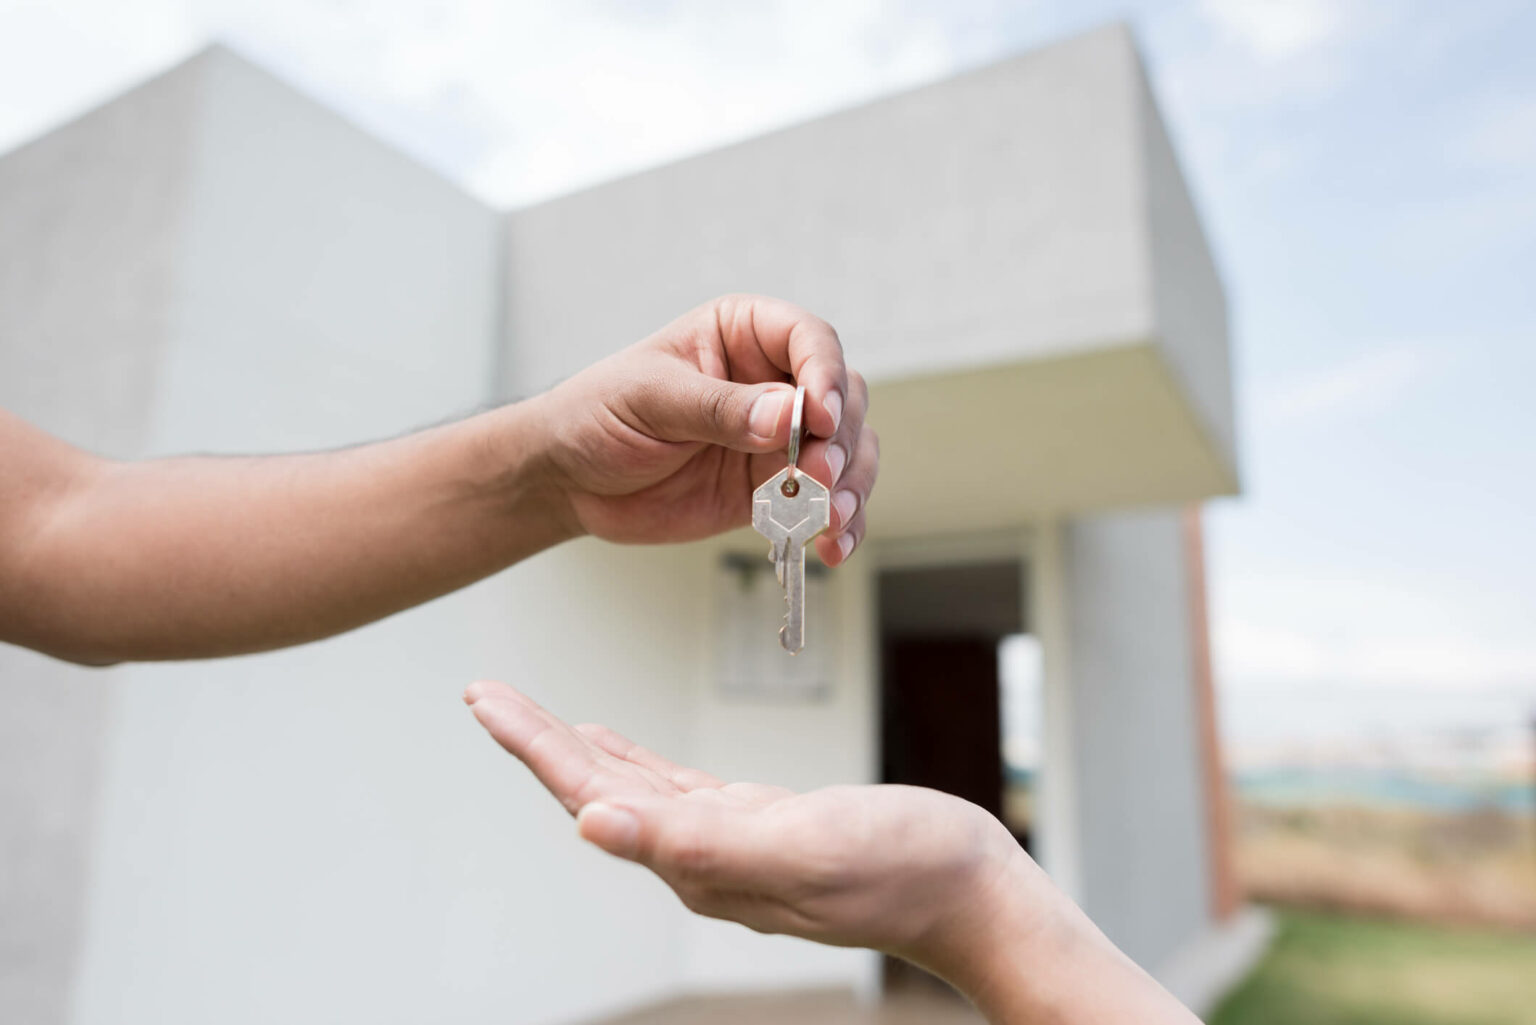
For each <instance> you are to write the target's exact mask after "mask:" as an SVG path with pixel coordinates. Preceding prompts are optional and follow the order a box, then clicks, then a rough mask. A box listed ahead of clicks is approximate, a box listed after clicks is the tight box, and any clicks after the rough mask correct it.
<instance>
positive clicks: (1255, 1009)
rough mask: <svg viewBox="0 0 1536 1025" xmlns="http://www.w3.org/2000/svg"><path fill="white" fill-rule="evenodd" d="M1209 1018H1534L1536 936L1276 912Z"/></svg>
mask: <svg viewBox="0 0 1536 1025" xmlns="http://www.w3.org/2000/svg"><path fill="white" fill-rule="evenodd" d="M1278 924H1279V932H1278V934H1277V936H1276V938H1275V942H1274V945H1273V946H1272V947H1271V948H1270V951H1269V953H1268V955H1267V956H1266V957H1265V958H1264V960H1263V961H1262V962H1261V963H1260V964H1259V966H1258V968H1257V969H1255V971H1254V973H1253V974H1252V975H1251V976H1250V977H1249V978H1248V979H1247V981H1245V982H1244V983H1243V984H1242V985H1241V986H1240V987H1239V988H1238V989H1237V990H1236V991H1235V992H1234V993H1233V994H1232V995H1231V996H1230V997H1228V998H1227V1000H1226V1001H1225V1002H1224V1003H1223V1004H1222V1006H1221V1008H1220V1009H1219V1010H1218V1011H1217V1013H1216V1015H1215V1017H1213V1018H1212V1019H1211V1023H1212V1025H1536V936H1532V935H1529V934H1516V933H1509V932H1495V931H1483V930H1469V929H1455V928H1445V927H1438V926H1429V925H1407V924H1403V923H1399V922H1390V921H1381V920H1372V919H1361V918H1351V917H1344V916H1340V915H1331V914H1321V913H1312V912H1299V911H1284V912H1279V920H1278Z"/></svg>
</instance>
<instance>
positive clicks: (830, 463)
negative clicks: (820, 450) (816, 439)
mask: <svg viewBox="0 0 1536 1025" xmlns="http://www.w3.org/2000/svg"><path fill="white" fill-rule="evenodd" d="M846 465H848V453H846V452H844V451H843V446H841V445H828V446H827V472H828V473H830V474H831V475H832V479H831V480H829V481H827V483H828V484H836V483H837V478H839V477H841V476H842V475H843V467H844V466H846Z"/></svg>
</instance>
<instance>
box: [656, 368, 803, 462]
mask: <svg viewBox="0 0 1536 1025" xmlns="http://www.w3.org/2000/svg"><path fill="white" fill-rule="evenodd" d="M794 397H795V390H794V388H793V387H791V386H790V385H787V384H737V383H735V382H733V381H722V380H720V379H719V378H715V377H710V376H709V375H708V374H700V373H687V374H684V375H681V376H680V377H679V378H677V379H676V380H674V381H673V382H672V383H671V385H670V386H669V387H665V388H658V389H655V390H654V391H651V392H650V393H649V394H648V395H647V396H646V397H645V399H644V400H643V401H645V403H646V405H647V406H649V407H650V408H648V409H644V410H637V412H639V413H640V414H641V418H642V420H643V421H644V422H645V423H648V424H650V425H651V426H652V428H653V429H654V430H655V431H656V432H657V433H658V434H659V435H660V436H661V439H662V440H663V441H702V442H706V443H708V444H711V445H721V446H723V447H725V448H730V449H735V450H736V451H738V452H772V451H773V450H774V449H776V448H783V447H784V446H785V445H786V444H787V443H788V440H789V416H790V406H791V404H792V402H793V400H794Z"/></svg>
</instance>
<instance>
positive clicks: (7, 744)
mask: <svg viewBox="0 0 1536 1025" xmlns="http://www.w3.org/2000/svg"><path fill="white" fill-rule="evenodd" d="M191 86H192V83H191V82H190V81H189V80H188V79H186V78H163V79H158V80H156V81H154V82H151V83H149V84H147V85H145V86H144V87H142V88H141V89H140V90H138V92H137V94H136V95H135V96H134V98H133V101H132V102H130V103H122V104H115V105H113V106H109V107H106V108H103V109H101V110H97V111H95V112H93V113H91V114H89V115H86V116H85V117H83V118H81V119H79V120H77V121H75V122H73V123H71V124H68V125H65V126H64V127H62V128H60V129H58V130H57V131H55V132H53V133H50V134H49V135H48V136H46V137H45V138H43V139H40V140H38V141H36V142H34V143H31V144H30V145H27V146H25V147H23V148H21V149H19V150H16V151H14V152H11V153H9V154H7V155H5V156H4V157H0V407H3V408H5V409H7V410H9V411H11V412H13V413H15V414H16V415H18V416H21V417H23V418H25V419H27V420H29V421H31V422H32V423H35V424H37V425H38V426H40V427H42V428H43V429H45V430H48V431H51V432H52V433H54V434H56V435H58V436H60V437H63V438H65V439H67V440H69V441H71V442H73V443H75V444H77V445H82V446H85V447H87V448H90V449H93V450H95V451H98V452H102V453H105V454H108V455H112V456H117V457H132V456H136V455H139V454H141V453H142V451H143V450H144V446H145V443H146V437H147V434H148V431H149V419H150V411H151V405H152V403H153V400H154V395H155V390H156V385H157V371H158V366H159V357H160V354H161V352H162V349H163V347H164V343H165V339H166V334H167V328H166V323H165V319H166V311H167V307H168V297H169V295H170V293H171V290H172V288H173V284H174V278H175V271H176V258H177V252H178V246H179V244H180V240H181V229H182V223H183V218H182V213H183V209H184V206H185V203H184V197H185V195H186V189H187V177H188V170H189V168H188V164H189V155H190V150H189V131H190V125H191V118H190V114H191V110H192V107H193V104H194V102H195V92H194V90H193V88H191ZM121 680H122V671H121V670H88V669H83V668H81V667H78V666H72V665H68V664H66V663H63V662H57V661H54V660H52V659H48V658H44V657H42V656H40V655H35V654H32V653H31V652H27V651H22V650H21V649H19V648H13V647H10V646H8V645H3V644H0V858H3V861H0V1021H7V1022H28V1023H34V1025H58V1023H60V1022H63V1021H64V1020H65V1017H66V1015H67V1013H68V1008H67V998H68V992H69V984H70V981H71V979H72V978H73V973H74V968H75V963H76V955H77V953H78V948H79V943H80V926H81V921H82V915H83V913H84V909H85V893H84V883H85V878H86V865H87V862H88V859H89V856H90V849H91V846H90V845H91V840H92V837H93V829H92V823H93V821H94V816H95V811H96V808H97V792H98V789H99V780H100V765H101V752H102V749H103V745H104V742H105V740H106V736H107V733H106V730H107V724H108V720H109V718H110V705H111V701H112V693H113V690H114V688H116V687H117V686H119V685H120V683H121Z"/></svg>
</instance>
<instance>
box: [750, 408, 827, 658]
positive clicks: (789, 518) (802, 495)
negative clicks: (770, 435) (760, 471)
mask: <svg viewBox="0 0 1536 1025" xmlns="http://www.w3.org/2000/svg"><path fill="white" fill-rule="evenodd" d="M804 416H805V387H804V386H803V385H802V386H800V387H797V388H796V389H795V403H794V407H793V411H792V412H791V414H790V419H789V465H788V466H786V467H785V468H784V469H782V470H780V471H779V472H778V473H776V474H774V475H773V476H772V477H770V478H768V479H767V480H766V481H764V482H763V483H762V485H761V486H759V487H758V489H757V490H756V491H754V492H753V493H752V526H753V527H754V528H755V529H756V530H757V532H758V533H759V534H761V535H763V536H764V537H766V538H767V539H768V544H769V546H770V547H769V549H768V558H769V559H771V560H773V568H774V570H775V571H776V573H777V575H778V578H779V583H780V584H781V585H783V587H784V600H785V603H786V604H787V605H788V607H789V608H788V612H787V613H786V614H785V621H784V625H783V626H782V627H780V628H779V643H780V644H782V645H783V646H784V650H785V651H787V652H789V653H790V654H791V655H793V654H796V653H797V652H799V651H800V649H801V648H803V647H805V546H806V544H807V543H808V542H809V541H810V540H811V539H812V538H813V537H815V536H816V535H817V534H820V533H821V532H822V531H823V530H826V529H827V524H828V523H830V522H831V510H830V508H829V501H828V499H829V492H828V491H827V488H826V485H824V484H822V483H821V482H820V481H819V480H817V479H816V478H814V477H812V476H811V475H810V474H808V473H806V472H805V471H804V470H801V469H800V468H799V466H797V465H796V464H797V463H798V462H799V460H800V433H801V424H802V422H803V420H804Z"/></svg>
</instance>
